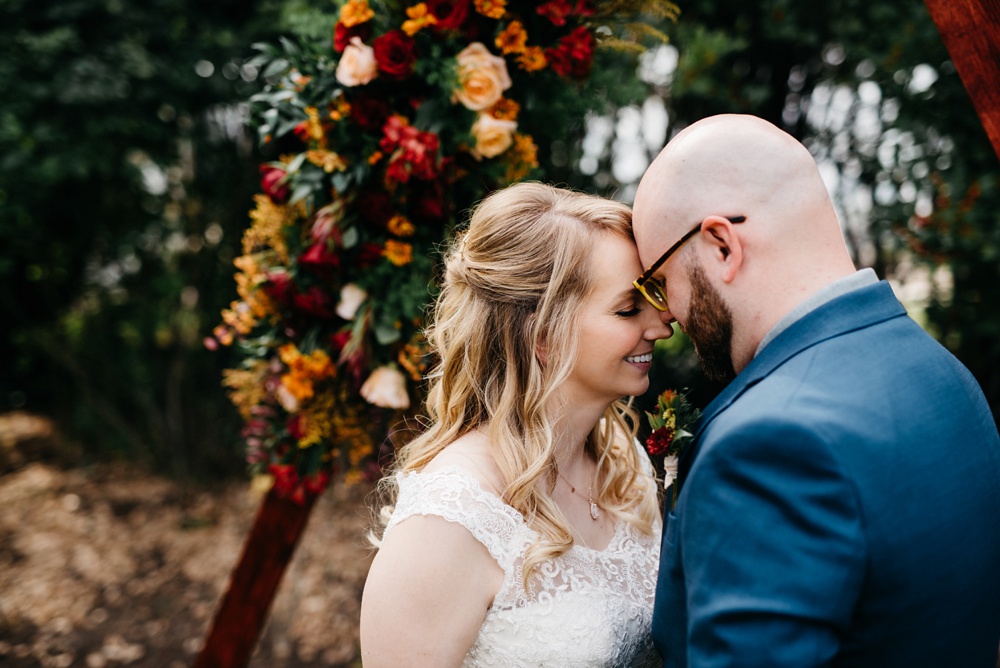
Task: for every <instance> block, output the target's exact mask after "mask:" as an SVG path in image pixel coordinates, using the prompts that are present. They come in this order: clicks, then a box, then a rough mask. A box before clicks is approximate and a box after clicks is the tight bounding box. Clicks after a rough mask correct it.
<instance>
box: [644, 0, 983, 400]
mask: <svg viewBox="0 0 1000 668" xmlns="http://www.w3.org/2000/svg"><path fill="white" fill-rule="evenodd" d="M680 5H681V9H682V15H681V20H680V22H679V24H678V27H677V30H676V36H675V39H674V45H675V46H676V48H677V49H678V51H679V54H680V57H679V60H678V66H677V68H676V70H675V71H674V72H673V74H672V76H671V77H669V79H668V80H667V81H665V82H664V84H663V86H662V87H661V89H660V92H661V94H662V95H663V96H664V97H665V98H666V99H667V108H668V110H669V115H670V121H671V126H672V127H671V129H672V130H676V129H679V128H680V127H683V126H684V125H687V124H689V123H690V122H692V121H694V120H697V119H698V118H702V117H704V116H707V115H710V114H716V113H724V112H735V113H752V114H755V115H758V116H761V117H764V118H766V119H768V120H770V121H771V122H773V123H775V124H777V125H778V126H780V127H783V128H785V129H786V130H787V131H788V132H790V133H791V134H792V135H794V136H796V137H798V138H799V139H800V140H802V141H803V142H804V143H805V144H806V145H807V146H808V147H809V148H810V150H811V151H812V152H813V154H814V155H815V156H816V158H817V160H818V161H819V162H820V164H821V168H822V170H823V172H824V177H825V178H826V180H827V183H828V185H830V187H831V190H832V193H833V196H834V200H835V203H836V204H837V206H838V207H839V209H840V213H841V219H842V222H843V223H844V226H845V232H846V236H847V240H848V244H849V246H850V247H851V250H852V252H853V253H854V255H855V257H856V259H857V261H858V262H859V264H860V265H864V266H872V267H874V268H875V269H876V271H877V272H878V273H879V275H880V276H884V277H888V278H890V279H893V280H894V281H896V282H897V284H898V286H899V287H900V292H901V293H902V296H903V298H904V301H907V305H908V307H910V310H911V313H913V314H914V316H915V317H916V318H918V319H919V320H921V322H922V323H923V324H924V326H925V327H926V328H927V329H928V330H929V331H930V332H931V333H932V334H934V335H935V336H936V337H938V338H939V340H941V341H942V343H944V344H945V345H946V346H948V347H949V348H950V349H951V350H952V351H953V352H955V354H956V355H957V356H958V357H959V358H960V359H961V360H962V361H963V362H964V363H965V364H966V365H967V366H968V367H969V368H970V369H971V370H972V372H973V374H974V375H975V376H976V378H977V379H978V380H979V382H980V383H981V385H982V386H983V389H984V391H985V392H986V395H987V398H988V400H989V401H990V404H991V406H992V407H993V411H994V415H995V416H996V415H998V414H1000V292H998V291H997V290H996V288H995V286H997V285H1000V262H998V257H997V256H998V246H1000V226H998V225H997V214H996V213H995V212H996V211H997V210H998V205H1000V202H998V199H1000V188H998V185H1000V183H998V180H1000V164H998V162H997V159H996V155H995V154H994V153H993V150H992V148H991V146H990V144H989V142H988V140H987V138H986V134H985V132H984V130H983V128H982V126H981V125H980V123H979V120H978V117H977V116H976V113H975V111H974V109H973V107H972V104H971V101H970V100H969V98H968V95H967V93H966V91H965V90H964V88H963V87H962V84H961V82H960V80H959V78H958V76H957V75H956V73H955V70H954V67H953V65H952V64H951V62H950V61H949V58H948V53H947V51H946V49H945V48H944V45H943V43H942V41H941V39H940V35H939V34H938V32H937V29H936V27H935V25H934V23H933V21H932V20H931V18H930V16H929V14H928V12H927V10H926V8H925V6H924V4H923V2H921V0H893V1H889V0H875V1H872V0H866V1H862V0H831V1H830V2H826V3H818V4H816V3H800V2H793V1H792V0H770V1H767V2H764V1H761V0H735V1H731V0H726V1H724V2H723V1H722V0H698V1H697V2H681V3H680ZM654 153H655V151H654Z"/></svg>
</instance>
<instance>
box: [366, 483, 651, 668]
mask: <svg viewBox="0 0 1000 668" xmlns="http://www.w3.org/2000/svg"><path fill="white" fill-rule="evenodd" d="M397 480H398V482H399V494H398V497H397V501H396V506H395V509H394V511H393V514H392V518H391V520H390V521H389V524H388V526H387V527H386V531H391V529H392V527H393V526H394V525H396V524H399V523H400V522H402V521H403V520H405V519H406V518H408V517H411V516H413V515H437V516H440V517H443V518H444V519H446V520H448V521H450V522H457V523H458V524H461V525H462V526H463V527H465V528H466V529H468V530H469V531H470V532H471V533H472V535H473V536H474V537H475V538H476V539H477V540H478V541H479V542H481V543H482V544H483V545H485V546H486V548H487V549H488V550H489V552H490V554H491V555H493V558H494V559H496V560H497V563H499V564H500V567H501V568H502V569H503V572H504V579H503V584H502V585H501V587H500V591H498V592H497V595H496V597H495V598H494V600H493V605H492V606H491V607H490V609H489V611H488V612H487V614H486V619H485V621H484V622H483V625H482V628H480V630H479V636H478V637H477V638H476V641H475V643H474V644H473V645H472V649H470V650H469V654H468V656H466V657H465V661H464V662H463V664H462V665H463V666H510V667H514V666H517V667H520V666H539V667H542V666H544V667H550V666H551V667H556V666H558V667H560V668H571V667H576V666H614V667H616V668H617V667H622V668H623V667H626V666H629V667H631V666H658V665H662V661H661V660H660V659H659V656H658V655H657V654H656V651H655V650H654V649H653V646H652V641H651V639H650V621H651V618H652V615H653V592H654V590H655V588H656V573H657V568H658V564H659V547H660V545H659V537H660V532H659V527H658V526H657V527H656V528H655V530H654V535H652V536H645V535H643V534H641V533H640V532H639V531H637V530H636V529H634V528H633V527H632V526H631V525H629V524H627V523H626V522H622V521H619V522H618V523H617V525H616V528H615V534H614V537H613V538H612V539H611V543H610V544H609V545H608V546H607V547H606V548H605V549H603V550H594V549H590V548H588V547H585V546H582V545H579V544H577V545H575V546H574V547H573V548H572V549H570V550H569V551H568V552H566V553H565V554H563V555H561V556H560V557H558V558H556V559H554V560H552V561H548V562H545V563H543V564H542V565H541V567H540V568H539V569H538V570H537V571H536V573H535V574H534V575H533V577H532V579H531V581H530V584H531V587H530V594H529V593H525V591H524V587H523V586H522V584H521V563H522V561H523V558H524V553H525V549H526V548H527V546H528V545H529V544H530V543H531V542H532V541H533V540H534V538H535V532H534V531H533V530H532V529H530V528H529V527H528V525H527V524H526V523H525V521H524V518H523V517H522V516H521V515H520V514H519V513H518V512H517V511H516V510H514V509H513V508H511V507H510V506H508V505H506V504H505V503H504V502H503V501H502V500H501V499H500V498H499V497H498V496H496V495H495V494H492V493H490V492H488V491H486V490H484V489H483V488H482V487H480V485H479V482H478V481H477V480H476V479H475V478H473V477H472V475H470V474H469V473H468V472H467V471H466V470H464V469H462V468H461V467H458V466H450V467H446V468H443V469H441V470H439V471H435V472H434V473H428V474H423V473H412V472H411V473H406V474H399V475H398V477H397Z"/></svg>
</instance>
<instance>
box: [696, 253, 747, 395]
mask: <svg viewBox="0 0 1000 668" xmlns="http://www.w3.org/2000/svg"><path fill="white" fill-rule="evenodd" d="M688 278H689V280H690V281H691V306H690V307H689V309H688V317H687V324H686V325H685V327H684V332H685V333H686V334H687V335H688V338H690V339H691V342H692V343H693V344H694V350H695V352H696V353H698V359H699V360H701V368H702V370H703V371H704V372H705V375H706V376H708V377H709V378H711V379H712V380H717V381H721V382H729V381H731V380H732V379H733V378H735V377H736V369H734V368H733V313H732V311H731V310H729V307H728V306H727V305H726V303H725V302H724V301H722V296H721V295H720V294H719V292H718V291H717V290H716V289H715V288H714V287H712V285H711V284H710V283H709V282H708V278H706V277H705V272H704V271H703V270H702V268H701V267H699V266H697V265H694V266H691V267H689V268H688Z"/></svg>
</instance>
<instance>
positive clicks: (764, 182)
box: [635, 114, 840, 262]
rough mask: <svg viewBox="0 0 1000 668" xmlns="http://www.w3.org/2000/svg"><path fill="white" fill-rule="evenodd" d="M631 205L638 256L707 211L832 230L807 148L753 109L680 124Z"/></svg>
mask: <svg viewBox="0 0 1000 668" xmlns="http://www.w3.org/2000/svg"><path fill="white" fill-rule="evenodd" d="M635 212H636V224H635V235H636V241H637V243H638V245H639V250H640V255H641V256H642V259H643V262H645V261H646V259H647V257H646V256H647V252H648V253H649V254H652V253H653V252H654V251H655V248H651V247H652V246H656V245H657V242H656V241H655V239H656V238H661V239H662V240H663V241H662V243H667V242H668V240H670V239H675V238H677V237H678V236H679V235H680V234H683V233H684V232H685V231H686V228H689V227H690V226H692V225H694V224H695V223H697V222H698V221H699V220H702V219H703V218H705V217H706V216H711V215H721V216H735V215H743V216H746V217H747V219H748V220H751V221H754V224H755V225H758V226H763V225H769V226H771V225H773V226H779V225H780V226H781V227H788V226H790V227H791V228H793V229H794V228H797V229H802V228H803V227H804V226H806V225H809V226H810V227H812V226H815V225H824V226H825V227H826V232H827V233H828V234H829V233H830V232H831V231H832V232H833V233H834V234H838V235H839V234H840V228H839V224H838V223H837V220H836V215H835V213H834V211H833V207H832V205H831V203H830V198H829V195H828V193H827V190H826V187H825V186H824V184H823V181H822V179H821V178H820V175H819V170H818V169H817V166H816V162H815V161H814V160H813V157H812V155H810V153H809V151H808V150H806V148H805V147H804V146H802V144H800V143H799V142H798V141H796V140H795V139H794V138H793V137H792V136H791V135H789V134H787V133H786V132H783V131H781V130H779V129H778V128H777V127H775V126H774V125H772V124H770V123H768V122H767V121H764V120H761V119H759V118H757V117H754V116H744V115H735V114H726V115H720V116H712V117H709V118H706V119H704V120H701V121H698V122H697V123H695V124H694V125H691V126H689V127H688V128H686V129H685V130H683V131H682V132H680V133H679V134H678V135H677V136H676V137H674V138H673V139H672V140H671V141H670V143H669V144H667V146H666V148H664V149H663V151H662V152H661V153H660V155H659V156H658V157H657V158H656V160H655V161H653V164H652V165H651V166H650V167H649V170H648V171H647V172H646V174H645V176H644V177H643V179H642V182H641V183H640V184H639V190H638V192H637V193H636V198H635ZM803 216H808V221H803V219H802V217H803ZM786 222H787V224H786ZM783 231H784V232H788V231H790V230H787V229H786V230H783ZM644 246H646V247H650V248H648V251H647V248H644Z"/></svg>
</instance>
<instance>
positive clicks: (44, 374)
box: [0, 0, 277, 473]
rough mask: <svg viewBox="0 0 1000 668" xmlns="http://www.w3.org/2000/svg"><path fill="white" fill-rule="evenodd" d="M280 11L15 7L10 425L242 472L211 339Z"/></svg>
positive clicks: (185, 466) (157, 5)
mask: <svg viewBox="0 0 1000 668" xmlns="http://www.w3.org/2000/svg"><path fill="white" fill-rule="evenodd" d="M274 5H276V3H272V2H270V1H269V0H255V1H253V2H236V1H235V0H223V1H222V2H215V3H209V4H205V3H199V2H195V1H194V0H153V1H151V2H138V1H136V0H106V1H103V2H91V1H89V0H55V1H53V2H46V3H36V2H29V1H28V0H6V1H5V2H3V3H2V4H0V89H2V90H3V91H4V92H5V94H4V96H3V99H2V101H0V284H2V286H3V287H2V288H0V309H2V313H3V314H4V315H3V321H4V323H3V327H2V330H0V337H2V340H0V351H2V352H0V355H2V357H0V368H2V369H3V372H2V375H0V409H10V408H22V407H23V408H26V409H29V410H34V411H38V412H43V413H47V414H50V415H53V416H55V417H56V418H57V419H58V420H59V422H60V423H61V424H62V426H63V429H64V431H65V432H67V433H69V434H71V435H73V436H75V437H77V438H80V439H83V440H85V442H86V446H87V449H88V450H89V451H90V452H97V453H103V454H107V453H109V452H124V453H129V454H131V455H133V456H138V457H140V458H145V459H147V460H148V461H149V462H150V463H151V464H154V465H156V466H158V467H163V468H166V469H169V470H172V471H174V472H178V473H183V472H185V471H186V470H188V471H189V470H194V469H198V470H200V471H201V472H203V473H211V472H213V471H214V470H217V469H220V468H227V467H228V468H230V469H231V468H233V464H234V463H237V462H238V461H239V458H238V457H234V456H233V449H234V448H235V447H237V446H236V442H237V440H238V439H236V438H234V437H233V435H232V434H231V433H227V432H231V431H232V430H233V429H235V425H236V421H235V416H234V415H232V414H231V411H230V410H229V408H228V403H227V402H226V401H225V398H224V396H223V394H222V391H221V389H220V388H219V369H220V368H221V367H222V366H223V361H222V360H220V359H218V356H212V355H210V354H207V351H205V350H204V349H203V347H202V345H201V336H202V330H204V329H205V325H206V324H209V326H210V324H214V322H215V320H216V318H217V314H218V311H219V308H221V307H222V306H224V305H225V304H226V303H227V302H228V300H229V298H230V295H231V283H232V278H231V276H232V268H231V266H230V260H231V258H232V256H233V246H234V245H235V244H237V243H238V240H239V233H240V230H241V229H242V227H243V226H244V225H245V221H246V212H247V210H248V209H249V208H250V196H251V193H252V192H253V191H254V189H255V185H256V184H255V181H256V175H255V173H254V169H255V164H254V161H252V160H250V159H249V156H250V153H251V145H250V142H249V141H248V139H247V138H246V136H245V131H244V129H243V127H242V115H243V112H242V107H241V105H240V104H239V102H240V101H242V100H245V99H246V98H247V97H248V96H249V94H251V92H253V91H254V90H255V89H256V87H255V86H254V85H253V84H252V83H251V82H252V81H253V79H254V78H255V76H256V72H255V71H253V70H250V69H248V68H246V67H244V66H243V59H244V57H245V56H246V55H248V53H249V45H250V44H251V43H252V42H253V41H254V40H255V39H257V38H260V37H269V36H271V35H272V32H271V31H272V30H273V26H274V20H275V17H276V16H277V10H276V8H275V7H274Z"/></svg>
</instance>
